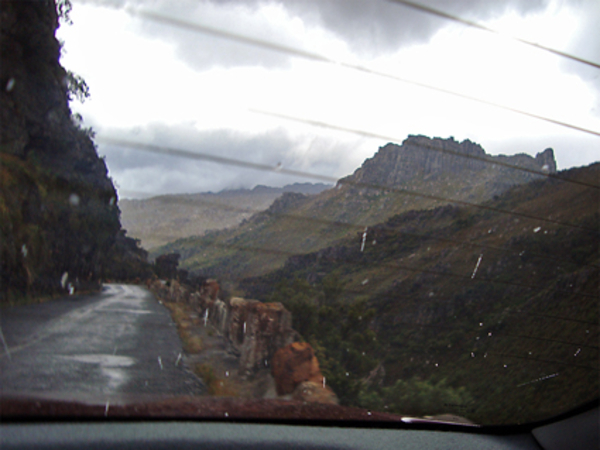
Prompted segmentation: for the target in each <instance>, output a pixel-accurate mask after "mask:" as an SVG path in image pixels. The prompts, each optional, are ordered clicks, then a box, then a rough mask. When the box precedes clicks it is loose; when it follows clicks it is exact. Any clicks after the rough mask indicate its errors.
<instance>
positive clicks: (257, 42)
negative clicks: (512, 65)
mask: <svg viewBox="0 0 600 450" xmlns="http://www.w3.org/2000/svg"><path fill="white" fill-rule="evenodd" d="M128 12H129V13H130V14H132V15H137V16H140V17H143V18H145V19H148V20H152V21H155V22H159V23H163V24H165V25H170V26H175V27H178V28H183V29H187V30H191V31H195V32H199V33H204V34H209V35H213V36H217V37H220V38H223V39H228V40H231V41H235V42H240V43H244V44H248V45H252V46H255V47H261V48H265V49H268V50H272V51H276V52H280V53H286V54H289V55H294V56H297V57H300V58H304V59H308V60H311V61H317V62H322V63H327V64H333V65H336V66H340V67H344V68H347V69H351V70H355V71H359V72H363V73H367V74H370V75H375V76H378V77H383V78H388V79H392V80H395V81H400V82H403V83H406V84H411V85H413V86H419V87H422V88H426V89H429V90H433V91H436V92H441V93H444V94H448V95H452V96H455V97H460V98H464V99H467V100H471V101H474V102H477V103H481V104H485V105H488V106H493V107H496V108H500V109H504V110H506V111H510V112H513V113H516V114H520V115H523V116H527V117H531V118H534V119H538V120H541V121H545V122H548V123H552V124H554V125H559V126H562V127H566V128H570V129H573V130H577V131H580V132H583V133H587V134H592V135H594V136H600V131H598V130H592V129H590V128H585V127H581V126H578V125H575V124H571V123H567V122H564V121H561V120H557V119H552V118H550V117H547V116H542V115H539V114H535V113H531V112H528V111H524V110H521V109H518V108H513V107H511V106H508V105H502V104H500V103H496V102H493V101H490V100H485V99H482V98H479V97H474V96H472V95H469V94H465V93H461V92H457V91H453V90H450V89H445V88H442V87H439V86H435V85H432V84H428V83H424V82H420V81H416V80H412V79H409V78H404V77H401V76H398V75H394V74H391V73H387V72H380V71H377V70H373V69H370V68H369V67H366V66H363V65H360V64H354V63H349V62H344V61H337V60H334V59H332V58H329V57H327V56H324V55H321V54H319V53H315V52H310V51H306V50H301V49H297V48H294V47H290V46H287V45H282V44H276V43H274V42H269V41H265V40H262V39H256V38H252V37H249V36H244V35H242V34H238V33H233V32H229V31H224V30H221V29H218V28H214V27H209V26H207V25H201V24H198V23H194V22H189V21H187V20H183V19H179V18H174V17H167V16H165V15H163V14H158V13H155V12H152V11H147V10H142V9H136V10H133V9H128Z"/></svg>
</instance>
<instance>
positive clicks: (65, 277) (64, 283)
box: [60, 272, 69, 289]
mask: <svg viewBox="0 0 600 450" xmlns="http://www.w3.org/2000/svg"><path fill="white" fill-rule="evenodd" d="M68 279H69V272H65V273H63V274H62V277H60V285H61V286H62V287H63V289H64V288H65V287H67V280H68Z"/></svg>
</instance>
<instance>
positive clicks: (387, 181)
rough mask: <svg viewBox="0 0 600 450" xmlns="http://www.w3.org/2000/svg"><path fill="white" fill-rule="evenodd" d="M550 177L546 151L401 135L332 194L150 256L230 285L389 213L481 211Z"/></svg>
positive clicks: (293, 200) (280, 206)
mask: <svg viewBox="0 0 600 450" xmlns="http://www.w3.org/2000/svg"><path fill="white" fill-rule="evenodd" d="M555 172H556V161H555V159H554V152H553V150H552V149H546V150H544V151H543V152H541V153H538V154H537V156H536V157H532V156H529V155H525V154H518V155H514V156H504V155H500V156H491V155H488V154H487V153H486V152H485V151H484V150H483V148H482V147H481V146H480V145H479V144H476V143H473V142H471V141H469V140H465V141H462V142H458V141H456V140H455V139H454V138H449V139H441V138H428V137H426V136H409V137H408V138H407V139H405V140H404V142H403V143H402V144H401V145H398V144H394V143H389V144H387V145H385V146H383V147H380V148H379V150H378V151H377V152H376V153H375V155H374V156H373V157H371V158H369V159H367V160H366V161H365V162H364V163H363V164H362V165H361V167H360V168H358V169H357V170H356V171H355V172H354V173H353V174H352V175H349V176H347V177H345V178H342V179H341V180H339V181H338V183H337V185H336V186H335V188H334V189H328V190H326V191H324V192H321V193H320V194H317V195H312V196H304V195H302V194H299V193H285V194H284V195H282V196H281V197H278V198H277V200H276V201H274V202H273V203H272V204H271V206H270V207H269V208H268V209H267V210H265V211H264V212H261V213H258V214H255V215H254V216H251V217H248V218H247V219H246V220H244V221H243V222H242V223H241V224H240V225H239V226H238V227H235V228H231V229H228V230H225V231H221V232H218V233H209V234H207V235H205V236H203V237H198V238H188V239H183V240H180V241H177V242H172V243H170V244H168V245H166V246H165V247H163V248H159V249H156V251H155V252H154V255H157V254H160V253H170V252H177V253H180V254H181V255H182V261H181V262H182V265H183V266H184V267H185V268H187V269H190V270H192V271H198V272H201V273H203V274H204V275H207V276H215V277H219V278H221V279H228V280H230V281H231V282H233V283H235V282H236V281H238V280H240V279H241V278H245V277H249V276H258V275H262V274H265V273H267V272H269V271H270V270H274V269H277V268H280V267H281V266H282V265H283V263H284V262H285V260H286V258H287V257H289V256H290V255H295V254H305V253H308V252H313V251H317V250H319V249H322V248H325V247H328V246H330V245H332V244H333V243H335V242H337V241H339V240H340V239H345V238H347V237H348V236H354V235H356V233H357V232H360V233H362V231H363V230H364V228H365V226H369V227H370V226H373V225H376V224H378V223H382V222H384V221H386V220H387V219H389V218H390V217H392V216H394V215H396V214H400V213H403V212H406V211H410V210H428V209H433V208H436V207H439V206H444V205H447V204H452V203H457V202H458V203H459V204H463V205H464V204H474V205H477V204H483V203H485V202H486V201H489V200H490V199H492V198H494V197H495V196H497V195H501V194H502V193H504V192H506V191H507V190H508V189H510V188H511V187H513V186H517V185H521V184H524V183H528V182H531V181H535V180H541V179H545V178H546V177H545V175H546V174H554V173H555Z"/></svg>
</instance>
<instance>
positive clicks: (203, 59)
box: [83, 0, 549, 69]
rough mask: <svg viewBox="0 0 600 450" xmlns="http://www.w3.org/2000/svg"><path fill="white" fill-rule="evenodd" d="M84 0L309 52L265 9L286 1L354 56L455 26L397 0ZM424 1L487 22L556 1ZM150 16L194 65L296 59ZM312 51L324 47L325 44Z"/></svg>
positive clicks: (145, 25)
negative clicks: (343, 43)
mask: <svg viewBox="0 0 600 450" xmlns="http://www.w3.org/2000/svg"><path fill="white" fill-rule="evenodd" d="M83 1H84V2H89V3H93V4H103V5H107V6H111V7H119V6H122V7H128V8H129V10H130V11H135V10H136V9H137V8H141V9H145V10H148V11H153V12H156V13H158V14H163V15H165V16H168V17H176V18H180V19H183V20H185V21H186V22H190V23H196V24H202V25H205V26H207V27H212V28H215V29H217V30H224V31H229V32H233V33H237V34H240V35H244V36H249V37H252V38H255V39H257V40H262V41H267V42H273V43H275V44H278V45H287V46H290V47H293V48H299V49H303V43H302V42H301V41H300V39H301V38H300V37H298V36H294V35H293V33H291V32H287V31H289V30H286V29H285V25H286V24H285V23H274V22H272V21H269V20H267V19H266V18H265V17H264V16H263V15H262V14H260V10H261V8H262V7H264V6H279V7H282V8H283V9H284V10H285V11H286V12H287V14H288V16H289V18H290V19H299V20H301V21H302V23H303V25H304V26H305V27H306V28H307V29H324V30H327V31H328V32H329V33H331V34H332V35H333V36H335V37H337V38H339V39H341V40H343V41H344V42H345V43H346V44H347V45H348V47H349V49H350V50H351V51H352V52H353V53H355V54H358V55H359V56H363V57H374V56H379V55H384V54H387V53H391V52H395V51H397V50H398V49H399V48H402V47H405V46H408V45H411V44H419V43H425V42H427V41H428V40H429V39H430V38H431V37H432V36H433V35H434V34H435V33H436V32H437V31H438V30H440V29H441V28H444V27H446V26H448V25H450V24H451V23H452V22H450V21H448V20H447V19H443V18H440V17H436V16H434V15H432V14H428V13H425V12H423V11H419V10H416V9H414V8H410V7H407V6H406V5H403V4H401V3H398V2H395V1H394V0H369V1H367V0H280V1H276V0H225V1H214V0H200V1H191V0H190V1H178V2H172V1H170V0H169V1H167V0H155V1H152V2H148V1H143V0H140V1H135V0H130V1H125V0H104V1H103V0H92V1H90V0H83ZM421 3H422V4H424V5H426V6H429V7H432V8H435V9H439V10H442V11H445V12H447V13H450V14H453V15H456V16H460V17H464V18H466V19H469V20H473V21H481V20H486V19H491V18H494V17H499V16H501V15H502V14H503V13H506V12H507V11H518V12H519V13H520V14H529V13H532V12H538V11H541V10H543V9H544V8H545V7H547V5H548V3H549V0H506V1H489V0H455V1H453V2H447V1H445V0H428V1H422V2H421ZM147 19H148V18H147V17H146V20H143V21H142V22H141V23H140V26H141V30H142V32H144V33H145V34H147V35H148V36H152V37H156V38H160V39H165V40H167V41H171V42H173V43H174V44H175V45H176V49H177V50H176V51H177V53H178V54H179V55H180V57H181V58H182V59H183V60H184V61H186V63H187V64H189V65H190V66H192V67H195V68H200V69H207V68H210V67H215V66H223V67H232V66H249V65H250V66H264V67H275V66H286V65H287V64H288V63H289V57H290V56H289V55H286V54H284V53H280V52H274V51H272V50H266V49H264V48H260V47H259V46H255V45H252V44H241V43H239V42H234V41H231V40H228V39H224V38H223V37H217V36H214V35H211V34H210V33H206V32H198V30H196V31H192V30H190V29H183V28H182V27H177V26H172V25H165V24H164V23H159V22H157V21H155V20H147ZM306 50H312V51H314V52H318V51H319V49H318V48H316V49H315V48H312V49H306Z"/></svg>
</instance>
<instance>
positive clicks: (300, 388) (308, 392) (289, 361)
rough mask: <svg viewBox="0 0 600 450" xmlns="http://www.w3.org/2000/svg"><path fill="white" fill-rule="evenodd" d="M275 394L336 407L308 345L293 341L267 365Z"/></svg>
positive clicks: (332, 394) (333, 395) (331, 393)
mask: <svg viewBox="0 0 600 450" xmlns="http://www.w3.org/2000/svg"><path fill="white" fill-rule="evenodd" d="M271 374H272V375H273V378H274V379H275V387H276V389H277V394H278V395H288V394H292V398H294V399H296V400H301V401H306V402H318V403H332V404H337V397H336V395H335V394H334V393H333V391H332V390H331V389H330V388H329V387H328V386H326V380H325V377H323V374H322V373H321V369H320V368H319V361H318V360H317V357H316V356H315V353H314V351H313V349H312V347H311V345H310V344H308V343H307V342H295V343H293V344H290V345H287V346H285V347H282V348H280V349H279V350H277V352H276V353H275V355H274V357H273V362H272V364H271Z"/></svg>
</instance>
